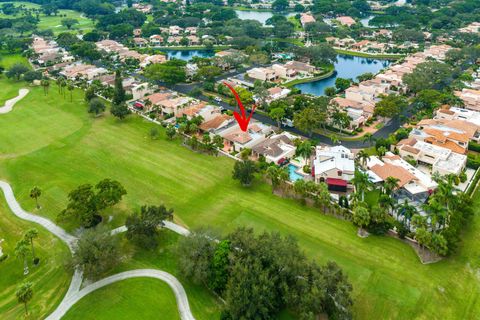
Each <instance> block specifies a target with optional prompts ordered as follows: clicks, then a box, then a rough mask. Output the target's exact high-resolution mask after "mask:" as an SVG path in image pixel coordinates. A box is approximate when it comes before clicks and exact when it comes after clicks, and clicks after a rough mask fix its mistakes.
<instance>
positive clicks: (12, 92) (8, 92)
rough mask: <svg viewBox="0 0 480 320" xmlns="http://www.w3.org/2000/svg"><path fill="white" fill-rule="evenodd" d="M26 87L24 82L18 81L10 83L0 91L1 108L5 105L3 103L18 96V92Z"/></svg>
mask: <svg viewBox="0 0 480 320" xmlns="http://www.w3.org/2000/svg"><path fill="white" fill-rule="evenodd" d="M1 83H2V82H1V80H0V84H1ZM26 87H28V85H26V83H25V82H23V81H19V82H17V83H13V82H12V84H11V85H8V86H7V87H5V88H3V89H2V90H0V106H3V105H4V104H5V101H7V100H9V99H12V98H15V97H16V96H18V90H20V89H21V88H26Z"/></svg>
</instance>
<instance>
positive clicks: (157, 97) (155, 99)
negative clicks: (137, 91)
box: [143, 92, 172, 105]
mask: <svg viewBox="0 0 480 320" xmlns="http://www.w3.org/2000/svg"><path fill="white" fill-rule="evenodd" d="M170 97H172V94H171V93H169V92H164V93H161V92H157V93H154V94H151V95H149V96H146V97H145V98H143V100H145V101H146V100H150V102H151V103H152V105H160V102H161V101H163V100H166V99H169V98H170Z"/></svg>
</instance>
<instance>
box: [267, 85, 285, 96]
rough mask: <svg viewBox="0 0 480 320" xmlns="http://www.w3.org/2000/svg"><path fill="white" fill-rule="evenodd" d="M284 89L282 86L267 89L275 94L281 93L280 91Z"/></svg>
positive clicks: (271, 93)
mask: <svg viewBox="0 0 480 320" xmlns="http://www.w3.org/2000/svg"><path fill="white" fill-rule="evenodd" d="M282 90H283V89H282V88H280V87H273V88H270V89H268V90H267V91H268V93H269V94H270V95H274V94H279V93H280V92H282Z"/></svg>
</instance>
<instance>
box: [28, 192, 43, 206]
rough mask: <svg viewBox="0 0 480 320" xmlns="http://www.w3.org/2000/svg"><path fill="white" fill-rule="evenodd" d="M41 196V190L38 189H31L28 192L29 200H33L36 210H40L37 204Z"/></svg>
mask: <svg viewBox="0 0 480 320" xmlns="http://www.w3.org/2000/svg"><path fill="white" fill-rule="evenodd" d="M41 195H42V190H41V189H40V188H39V187H33V188H32V190H30V198H32V199H35V203H36V204H37V209H40V206H39V204H38V198H39V197H40V196H41Z"/></svg>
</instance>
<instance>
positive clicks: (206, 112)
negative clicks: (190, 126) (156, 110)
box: [180, 101, 221, 122]
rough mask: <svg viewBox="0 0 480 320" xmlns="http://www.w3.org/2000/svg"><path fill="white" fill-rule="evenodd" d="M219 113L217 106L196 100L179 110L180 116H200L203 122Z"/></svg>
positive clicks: (190, 117)
mask: <svg viewBox="0 0 480 320" xmlns="http://www.w3.org/2000/svg"><path fill="white" fill-rule="evenodd" d="M220 114H221V112H220V108H219V107H217V106H214V105H211V104H207V103H206V102H205V101H198V102H196V103H193V104H191V105H190V106H188V107H186V108H185V109H183V110H181V111H180V117H181V116H186V117H187V119H192V118H193V117H198V116H200V117H202V119H203V121H204V122H205V121H210V120H213V119H215V118H216V117H217V116H219V115H220Z"/></svg>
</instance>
